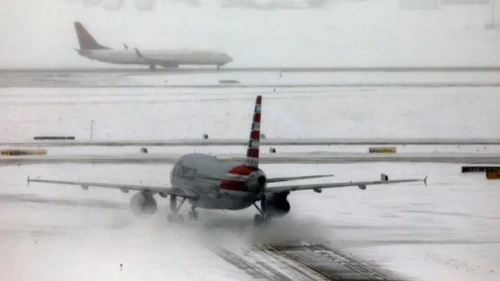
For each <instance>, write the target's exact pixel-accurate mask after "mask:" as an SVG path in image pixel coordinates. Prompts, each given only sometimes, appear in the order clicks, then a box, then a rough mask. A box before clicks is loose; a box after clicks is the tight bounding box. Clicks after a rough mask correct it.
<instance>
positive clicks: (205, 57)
mask: <svg viewBox="0 0 500 281" xmlns="http://www.w3.org/2000/svg"><path fill="white" fill-rule="evenodd" d="M74 24H75V29H76V35H77V36H78V42H79V43H80V49H75V51H77V52H78V54H79V55H81V56H83V57H86V58H88V59H91V60H97V61H101V62H107V63H113V64H127V65H148V66H149V68H150V69H151V70H154V69H156V66H157V65H159V66H162V67H164V68H178V67H179V66H180V65H215V66H217V68H219V67H221V66H223V65H226V64H228V63H230V62H231V61H233V58H232V57H230V56H229V55H227V54H225V53H222V52H217V51H211V50H191V49H176V50H141V51H139V49H137V48H134V49H133V50H131V49H129V48H128V46H127V45H126V44H123V46H124V47H125V48H124V49H121V50H114V49H111V48H108V47H105V46H103V45H101V44H99V43H97V41H96V40H95V39H94V37H92V35H90V33H89V32H88V31H87V29H85V27H83V25H82V24H81V23H80V22H75V23H74Z"/></svg>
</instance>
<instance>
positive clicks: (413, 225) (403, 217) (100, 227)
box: [0, 164, 500, 280]
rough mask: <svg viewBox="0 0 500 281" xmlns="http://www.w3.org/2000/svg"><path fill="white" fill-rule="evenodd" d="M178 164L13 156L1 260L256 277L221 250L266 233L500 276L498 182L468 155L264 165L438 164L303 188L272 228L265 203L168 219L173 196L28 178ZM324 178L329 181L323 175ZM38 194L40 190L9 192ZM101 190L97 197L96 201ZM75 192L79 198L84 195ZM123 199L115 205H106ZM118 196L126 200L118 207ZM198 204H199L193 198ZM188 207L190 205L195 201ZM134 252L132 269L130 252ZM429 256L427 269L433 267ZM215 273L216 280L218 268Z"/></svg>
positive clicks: (161, 170) (276, 171)
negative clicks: (374, 182) (151, 198)
mask: <svg viewBox="0 0 500 281" xmlns="http://www.w3.org/2000/svg"><path fill="white" fill-rule="evenodd" d="M170 168H171V166H169V165H165V166H160V165H155V166H133V165H119V166H112V165H104V166H92V165H56V166H38V167H36V166H26V167H20V168H19V167H5V168H2V173H1V174H0V182H1V186H0V188H1V196H0V200H1V202H2V204H1V207H0V214H1V216H0V218H1V219H0V220H1V224H0V235H1V237H2V240H1V243H0V248H1V249H2V251H0V267H1V268H2V274H3V276H4V278H6V279H8V280H35V279H36V280H66V279H67V278H69V277H71V278H72V279H76V280H84V279H85V278H91V277H95V276H100V278H108V279H112V280H117V279H125V280H133V279H134V278H138V277H139V276H140V277H141V278H143V279H149V280H157V279H165V278H169V279H170V278H174V279H176V280H201V279H203V278H206V279H209V280H211V279H216V280H224V279H227V280H231V279H232V280H235V279H236V280H248V279H250V278H249V277H248V276H246V275H245V274H243V272H241V271H239V270H237V269H235V268H233V267H232V266H231V265H229V264H227V263H225V262H224V261H223V260H222V259H220V258H219V257H218V256H216V254H214V253H213V252H212V250H214V249H216V248H217V247H224V248H226V249H228V250H231V251H235V252H238V251H243V249H244V248H246V247H250V245H252V244H255V243H257V244H258V243H270V242H273V243H277V242H281V243H283V242H286V241H292V242H293V241H297V240H301V241H308V242H312V243H314V242H318V243H331V244H334V245H336V246H337V247H339V248H341V249H344V250H346V251H348V252H352V253H355V254H356V255H358V256H360V257H362V258H364V259H366V260H368V261H371V262H373V263H376V264H381V265H382V266H383V267H387V268H388V269H390V270H392V271H395V272H397V273H400V274H403V275H405V276H408V277H412V278H416V279H415V280H498V278H499V274H500V272H499V270H500V268H499V267H498V264H499V263H500V260H499V259H498V257H499V256H498V253H499V251H500V232H499V231H498V230H499V229H500V217H499V216H498V213H499V211H500V209H499V205H498V200H499V199H500V190H499V189H498V184H497V183H495V182H491V181H487V180H486V179H485V177H484V175H482V174H480V175H479V174H471V175H462V174H460V165H440V164H425V165H421V164H415V165H411V164H405V165H397V164H362V165H277V166H273V165H264V166H263V167H262V168H263V169H264V170H265V171H266V172H267V173H268V174H269V175H272V176H284V175H289V173H290V171H294V174H296V175H300V174H310V173H313V174H314V173H334V174H335V175H336V177H335V180H336V181H346V180H352V179H364V180H369V179H374V178H378V175H379V173H381V172H385V173H388V174H389V175H391V177H393V178H401V177H417V176H421V175H424V174H428V175H429V185H428V186H427V187H425V186H423V185H422V184H407V185H398V186H388V187H381V188H376V187H374V188H368V189H367V190H365V191H361V190H359V189H357V188H347V189H339V190H329V191H324V192H323V193H322V194H317V193H314V192H297V193H294V194H292V195H291V196H290V197H289V199H290V202H291V205H292V211H291V213H290V214H289V216H287V217H285V218H283V219H281V220H276V221H275V224H274V225H273V226H271V227H270V228H269V229H267V230H258V229H255V228H254V227H253V226H252V218H253V214H254V213H255V210H254V209H253V208H250V209H248V210H244V211H241V212H223V211H220V212H217V211H201V213H200V214H201V217H202V219H201V220H200V221H198V222H190V223H187V224H185V225H183V226H180V225H171V224H167V223H166V222H165V213H166V212H167V200H163V201H160V206H161V208H160V210H159V213H158V214H157V215H155V216H154V217H152V218H150V219H138V218H135V217H133V215H132V214H131V213H130V211H128V209H127V205H126V204H127V203H128V200H129V197H130V195H128V194H122V193H121V192H118V191H114V190H102V189H90V190H89V191H87V192H84V191H82V190H80V189H79V188H74V187H55V186H50V185H34V184H33V185H31V186H29V187H28V186H26V183H25V179H26V177H27V176H28V175H39V176H41V177H45V178H47V177H51V178H54V177H56V178H61V179H89V180H96V181H109V182H126V183H141V182H142V183H143V184H155V185H160V184H167V183H168V172H169V169H170ZM317 182H320V181H319V180H318V181H317ZM13 194H30V195H31V196H33V197H31V198H36V199H38V200H41V201H43V200H47V201H50V200H52V201H56V199H61V198H64V199H67V200H69V201H70V202H69V203H65V204H64V205H61V204H54V203H51V202H41V203H36V202H31V201H30V200H22V197H21V198H19V199H17V200H14V199H12V198H5V197H6V196H12V195H13ZM90 200H100V201H101V202H102V205H103V207H99V205H97V206H95V205H96V204H93V205H90V204H88V206H86V203H85V202H89V201H90ZM71 202H74V205H75V206H73V205H72V204H71ZM105 206H111V207H107V208H106V207H105ZM113 206H114V207H113ZM186 209H187V208H186ZM186 209H184V212H186ZM120 263H123V264H124V270H123V271H122V272H120V270H119V264H120ZM422 268H426V270H422ZM206 279H204V280H206Z"/></svg>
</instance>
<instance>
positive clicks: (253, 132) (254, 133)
mask: <svg viewBox="0 0 500 281" xmlns="http://www.w3.org/2000/svg"><path fill="white" fill-rule="evenodd" d="M261 106H262V96H257V98H256V99H255V108H254V112H253V119H252V126H251V127H250V137H249V140H248V148H247V158H246V161H245V165H246V166H248V167H252V168H255V169H257V168H258V167H259V147H260V114H261Z"/></svg>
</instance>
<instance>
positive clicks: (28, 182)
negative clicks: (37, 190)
mask: <svg viewBox="0 0 500 281" xmlns="http://www.w3.org/2000/svg"><path fill="white" fill-rule="evenodd" d="M30 181H31V180H30V176H29V175H28V178H27V179H26V183H27V184H28V186H30Z"/></svg>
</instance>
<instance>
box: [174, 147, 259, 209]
mask: <svg viewBox="0 0 500 281" xmlns="http://www.w3.org/2000/svg"><path fill="white" fill-rule="evenodd" d="M236 170H240V173H245V174H247V175H246V176H243V177H248V174H249V173H250V172H251V171H249V170H248V169H247V168H245V167H244V166H242V163H239V162H235V161H228V160H221V159H217V158H216V157H213V156H210V155H205V154H196V153H192V154H187V155H184V156H182V157H181V158H180V159H179V161H178V162H177V163H176V164H175V165H174V167H173V168H172V170H171V172H170V180H171V184H172V186H175V187H177V188H180V189H182V190H184V191H185V192H187V193H188V194H195V195H197V196H198V199H197V200H190V203H191V204H192V205H193V206H196V207H199V208H203V209H221V210H222V209H226V210H241V209H245V208H248V207H249V206H251V205H252V204H253V203H254V202H255V201H256V200H257V199H258V195H259V191H256V190H252V189H251V188H250V187H249V186H248V185H247V184H246V183H239V182H224V181H220V180H205V179H199V178H196V176H195V175H196V174H200V175H210V176H212V177H217V178H222V177H227V176H230V175H231V174H232V173H234V171H236ZM241 170H243V171H241ZM259 172H260V173H262V171H258V172H256V173H259Z"/></svg>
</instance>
